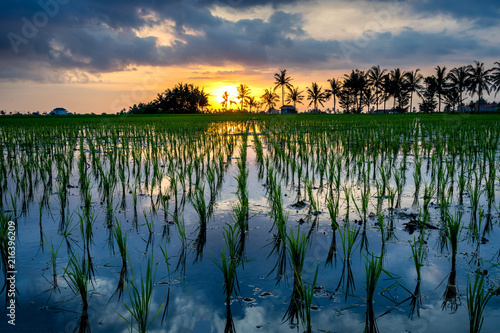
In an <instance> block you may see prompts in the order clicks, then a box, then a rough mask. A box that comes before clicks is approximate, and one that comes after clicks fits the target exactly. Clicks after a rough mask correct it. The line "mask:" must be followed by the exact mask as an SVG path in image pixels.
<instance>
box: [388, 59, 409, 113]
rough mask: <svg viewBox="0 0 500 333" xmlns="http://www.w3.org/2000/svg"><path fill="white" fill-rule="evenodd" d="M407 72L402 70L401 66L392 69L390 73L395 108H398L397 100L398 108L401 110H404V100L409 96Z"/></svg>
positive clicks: (391, 92)
mask: <svg viewBox="0 0 500 333" xmlns="http://www.w3.org/2000/svg"><path fill="white" fill-rule="evenodd" d="M405 77H406V72H404V71H403V72H401V70H400V69H399V68H396V69H394V70H392V71H391V72H390V73H389V81H390V83H389V93H390V95H392V97H393V99H394V101H393V109H394V110H396V101H397V103H398V109H399V111H400V112H402V111H403V109H404V108H403V101H404V100H405V99H406V98H407V96H408V95H407V93H408V89H407V85H406V79H405Z"/></svg>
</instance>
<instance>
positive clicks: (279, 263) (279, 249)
mask: <svg viewBox="0 0 500 333" xmlns="http://www.w3.org/2000/svg"><path fill="white" fill-rule="evenodd" d="M285 240H286V238H285V239H284V240H282V237H281V236H280V233H279V232H278V234H277V235H273V239H272V241H271V243H270V245H271V244H272V245H273V247H272V250H271V253H269V255H268V256H267V259H269V258H270V257H271V256H272V255H273V253H276V256H277V258H276V264H275V265H274V267H273V269H272V270H271V271H270V272H269V274H268V275H267V276H269V275H271V274H272V273H273V272H275V271H276V278H275V279H276V284H279V283H280V282H281V279H282V278H283V277H285V283H286V261H287V257H286V253H287V250H286V241H285Z"/></svg>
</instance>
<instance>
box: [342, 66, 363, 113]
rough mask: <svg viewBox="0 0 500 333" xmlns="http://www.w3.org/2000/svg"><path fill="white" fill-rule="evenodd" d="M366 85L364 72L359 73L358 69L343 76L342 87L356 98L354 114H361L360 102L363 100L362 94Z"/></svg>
mask: <svg viewBox="0 0 500 333" xmlns="http://www.w3.org/2000/svg"><path fill="white" fill-rule="evenodd" d="M367 85H368V82H367V80H366V76H365V72H363V71H360V70H359V69H356V70H352V71H351V74H349V75H347V74H345V75H344V84H343V86H344V87H346V88H347V89H349V90H350V91H351V93H352V94H354V96H355V97H356V101H357V106H356V107H357V110H356V112H361V101H362V99H363V92H364V90H365V89H366V86H367Z"/></svg>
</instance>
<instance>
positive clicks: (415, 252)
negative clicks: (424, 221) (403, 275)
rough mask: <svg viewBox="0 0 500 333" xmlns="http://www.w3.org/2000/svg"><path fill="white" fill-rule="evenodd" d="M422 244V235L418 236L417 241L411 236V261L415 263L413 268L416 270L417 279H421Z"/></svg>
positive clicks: (423, 253)
mask: <svg viewBox="0 0 500 333" xmlns="http://www.w3.org/2000/svg"><path fill="white" fill-rule="evenodd" d="M423 245H424V240H423V238H422V237H420V239H419V240H418V241H417V240H416V239H415V238H413V243H410V248H411V253H412V258H413V263H414V264H415V270H416V272H417V280H421V278H422V274H421V271H422V266H423V261H424V255H425V252H424V248H423Z"/></svg>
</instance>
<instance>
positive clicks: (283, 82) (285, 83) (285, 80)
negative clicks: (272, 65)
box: [274, 69, 292, 106]
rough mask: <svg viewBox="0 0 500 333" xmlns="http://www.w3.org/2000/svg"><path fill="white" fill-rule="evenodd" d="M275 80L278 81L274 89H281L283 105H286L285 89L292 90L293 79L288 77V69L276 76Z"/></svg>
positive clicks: (281, 70) (282, 70)
mask: <svg viewBox="0 0 500 333" xmlns="http://www.w3.org/2000/svg"><path fill="white" fill-rule="evenodd" d="M274 79H275V80H276V81H275V82H274V83H275V84H276V86H275V87H274V91H276V89H278V88H280V87H281V104H282V106H283V105H285V87H286V88H288V89H290V88H292V84H291V83H290V81H292V78H291V77H290V76H286V69H280V70H279V73H276V74H274Z"/></svg>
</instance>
